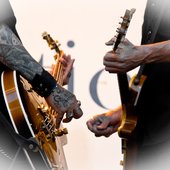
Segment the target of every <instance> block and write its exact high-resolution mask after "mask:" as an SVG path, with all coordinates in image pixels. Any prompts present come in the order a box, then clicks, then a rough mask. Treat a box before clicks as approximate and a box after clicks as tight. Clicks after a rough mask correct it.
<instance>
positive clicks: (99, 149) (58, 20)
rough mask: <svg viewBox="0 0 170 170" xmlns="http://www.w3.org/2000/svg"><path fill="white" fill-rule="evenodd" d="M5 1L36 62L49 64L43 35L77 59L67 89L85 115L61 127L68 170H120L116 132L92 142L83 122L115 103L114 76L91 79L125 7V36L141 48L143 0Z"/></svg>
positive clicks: (101, 66)
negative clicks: (129, 16)
mask: <svg viewBox="0 0 170 170" xmlns="http://www.w3.org/2000/svg"><path fill="white" fill-rule="evenodd" d="M10 1H11V4H12V6H13V9H14V12H15V15H16V17H17V20H18V21H17V29H18V32H19V34H20V37H21V39H22V41H23V44H24V45H25V47H26V48H27V50H28V51H29V52H30V54H31V55H32V56H33V57H34V58H35V59H36V60H37V61H39V59H40V57H41V56H42V55H43V56H44V58H43V59H44V66H50V65H51V63H52V62H53V53H52V52H51V51H50V49H49V47H48V46H47V44H46V42H45V41H44V40H43V39H42V37H41V34H42V33H43V32H44V31H47V32H48V33H50V34H51V36H52V37H53V38H54V39H57V40H58V41H59V42H60V43H61V48H62V49H63V50H64V51H65V53H67V54H71V55H72V57H73V58H75V59H76V61H75V65H74V79H73V81H72V84H71V86H73V90H74V91H73V92H74V93H75V94H76V96H77V98H78V99H79V100H81V102H82V109H83V111H84V115H83V117H82V118H81V119H79V120H73V121H72V122H71V123H69V124H64V126H65V127H67V128H68V130H69V134H68V135H67V137H68V144H67V145H66V146H65V147H64V149H65V155H66V159H67V163H68V167H69V170H103V169H107V170H113V169H115V170H121V169H122V167H121V166H120V165H119V162H120V160H121V145H120V139H119V138H118V136H117V134H114V135H112V136H111V137H109V138H104V137H101V138H96V137H95V136H94V135H93V134H92V133H91V132H90V131H88V129H87V127H86V121H87V120H88V119H89V118H90V117H92V116H93V115H95V114H97V113H103V112H105V111H107V109H111V108H114V107H117V106H118V105H119V104H120V100H119V91H118V87H117V80H116V76H115V75H109V74H108V73H107V72H101V74H100V76H99V78H98V79H97V80H96V79H95V78H96V76H95V75H96V74H97V73H98V72H99V71H100V70H102V69H103V64H102V58H103V56H104V54H105V53H106V51H108V50H110V49H111V47H106V46H105V44H104V43H105V42H106V41H107V40H109V39H110V38H111V37H113V36H114V35H115V33H116V28H117V27H118V22H119V21H121V19H120V16H123V15H124V12H125V10H126V9H131V8H136V10H137V11H136V12H135V14H134V16H133V19H132V22H131V24H130V27H129V30H128V33H127V38H128V39H130V40H131V41H132V42H133V43H134V44H140V38H141V25H142V22H143V13H144V8H145V4H146V0H140V1H137V0H119V1H116V0H10ZM70 40H71V41H73V42H74V43H75V45H74V47H73V48H70V47H69V46H68V45H67V43H68V41H70ZM131 73H133V72H130V74H131ZM94 80H96V82H95V81H94ZM90 85H92V86H90ZM90 87H92V89H91V91H90ZM95 92H96V93H95ZM97 97H98V98H97ZM97 99H98V103H97ZM99 102H100V103H99ZM99 104H101V105H103V106H105V107H106V108H103V107H101V106H100V105H99Z"/></svg>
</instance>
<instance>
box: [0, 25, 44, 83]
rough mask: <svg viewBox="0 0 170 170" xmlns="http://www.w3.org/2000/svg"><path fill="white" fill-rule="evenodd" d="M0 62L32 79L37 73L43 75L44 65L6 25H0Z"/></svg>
mask: <svg viewBox="0 0 170 170" xmlns="http://www.w3.org/2000/svg"><path fill="white" fill-rule="evenodd" d="M0 62H2V63H3V64H4V65H6V66H7V67H9V68H11V69H12V70H16V71H18V72H19V73H20V74H21V75H22V76H23V77H25V78H26V79H27V80H29V81H31V80H32V79H33V78H34V76H35V74H39V75H41V73H42V71H43V69H42V66H41V65H40V64H39V63H37V62H36V60H34V59H33V58H32V57H31V55H30V54H29V53H28V52H27V50H26V49H25V48H24V46H23V45H22V43H21V42H20V40H19V39H18V38H17V36H16V35H15V34H14V33H13V32H12V31H11V30H10V28H9V27H8V26H6V25H0Z"/></svg>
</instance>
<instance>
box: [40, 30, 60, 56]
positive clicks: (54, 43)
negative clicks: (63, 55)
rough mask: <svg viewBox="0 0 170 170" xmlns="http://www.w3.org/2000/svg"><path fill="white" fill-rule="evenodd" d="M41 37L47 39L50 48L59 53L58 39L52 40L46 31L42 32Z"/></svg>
mask: <svg viewBox="0 0 170 170" xmlns="http://www.w3.org/2000/svg"><path fill="white" fill-rule="evenodd" d="M42 37H43V39H44V40H46V41H47V43H48V45H49V47H50V49H51V50H55V51H56V52H57V53H58V54H60V52H61V50H60V48H59V47H60V44H59V42H58V41H54V40H53V38H52V37H51V36H50V34H48V33H47V32H43V33H42Z"/></svg>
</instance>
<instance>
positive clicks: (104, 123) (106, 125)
mask: <svg viewBox="0 0 170 170" xmlns="http://www.w3.org/2000/svg"><path fill="white" fill-rule="evenodd" d="M108 126H109V121H104V122H102V123H101V124H100V125H98V126H96V128H97V129H98V130H105V129H107V127H108Z"/></svg>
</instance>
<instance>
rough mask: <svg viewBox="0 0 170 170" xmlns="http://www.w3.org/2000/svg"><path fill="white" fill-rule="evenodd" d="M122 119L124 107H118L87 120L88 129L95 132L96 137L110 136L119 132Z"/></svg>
mask: <svg viewBox="0 0 170 170" xmlns="http://www.w3.org/2000/svg"><path fill="white" fill-rule="evenodd" d="M121 120H122V109H121V107H118V108H117V109H115V110H110V111H109V112H107V113H103V114H100V115H96V116H94V117H93V118H92V119H89V120H88V121H87V127H88V129H89V130H90V131H91V132H93V133H94V134H95V136H96V137H100V136H105V137H109V136H110V135H112V134H113V133H115V132H117V130H118V127H119V126H120V123H121Z"/></svg>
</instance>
